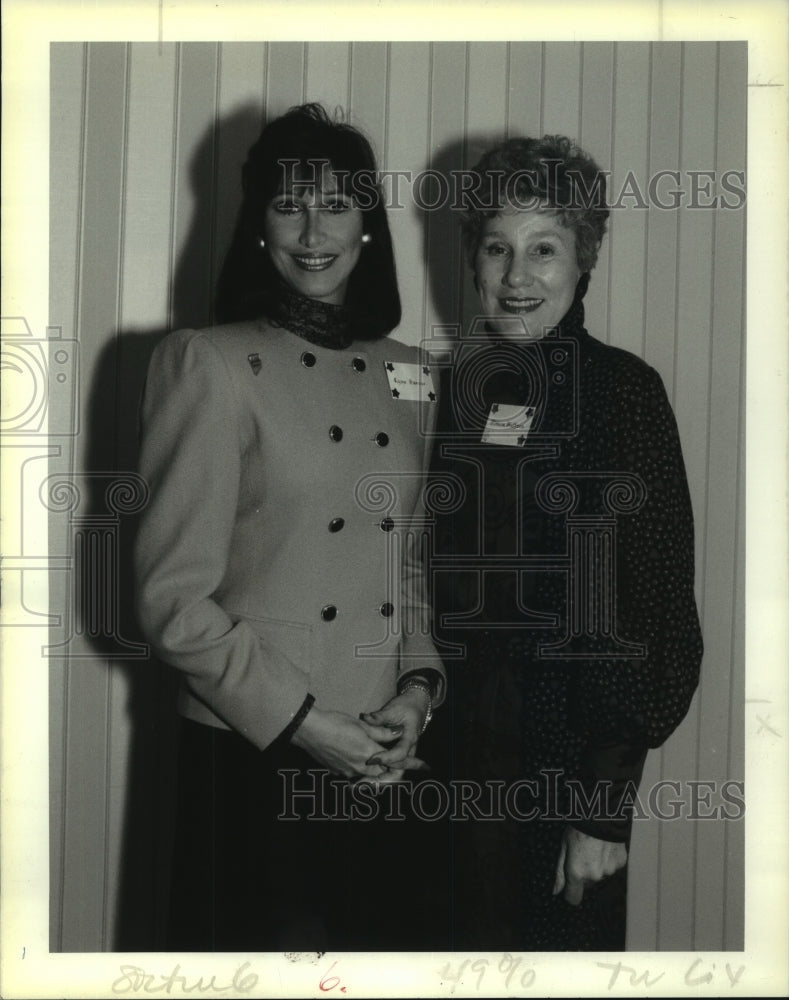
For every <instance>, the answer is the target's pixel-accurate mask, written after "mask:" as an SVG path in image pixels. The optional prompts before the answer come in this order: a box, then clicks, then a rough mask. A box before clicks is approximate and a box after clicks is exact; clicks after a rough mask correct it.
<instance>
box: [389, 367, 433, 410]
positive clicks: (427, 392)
mask: <svg viewBox="0 0 789 1000" xmlns="http://www.w3.org/2000/svg"><path fill="white" fill-rule="evenodd" d="M384 370H385V371H386V377H387V379H389V391H390V392H391V394H392V399H416V400H418V401H420V402H422V403H435V401H436V390H435V387H434V386H433V376H432V374H431V372H430V369H429V368H428V367H427V365H415V364H412V363H410V362H407V361H384Z"/></svg>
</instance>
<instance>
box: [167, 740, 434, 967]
mask: <svg viewBox="0 0 789 1000" xmlns="http://www.w3.org/2000/svg"><path fill="white" fill-rule="evenodd" d="M294 772H295V773H294ZM348 791H349V787H348V783H347V782H344V781H342V780H340V779H336V778H332V777H331V776H329V775H328V773H327V772H325V771H322V770H321V769H320V768H319V767H318V765H316V764H315V762H314V761H312V760H311V758H310V757H309V756H308V755H307V754H305V753H304V752H303V751H301V750H299V749H298V748H296V747H293V746H290V745H287V744H286V745H278V744H276V743H275V744H273V745H272V746H271V747H269V748H268V749H267V750H265V751H263V752H261V751H259V750H258V749H256V748H255V747H254V746H252V744H250V743H249V742H248V741H247V740H245V739H243V737H241V736H239V735H238V734H236V733H234V732H231V731H228V730H219V729H215V728H213V727H210V726H203V725H200V724H198V723H194V722H189V721H184V722H183V729H182V737H181V747H180V763H179V779H178V791H177V800H178V801H177V818H176V833H175V849H174V859H173V878H172V891H171V902H170V920H169V934H168V948H169V949H171V950H174V951H327V950H340V951H351V950H353V951H365V950H375V951H389V950H392V951H394V950H420V949H433V948H435V947H441V943H440V941H441V933H442V931H441V928H442V923H443V922H442V918H441V916H440V915H438V914H437V907H439V908H440V905H441V896H440V894H439V895H436V894H435V893H434V891H433V890H434V889H435V885H434V882H433V871H432V869H433V868H434V861H435V857H436V852H437V851H440V845H437V844H436V838H435V836H434V835H433V834H432V833H431V830H430V828H429V826H428V825H426V824H424V823H422V822H418V821H415V820H414V819H413V817H411V816H410V815H408V814H407V811H406V815H404V818H403V819H402V820H401V819H400V818H399V816H397V817H394V818H393V816H392V815H391V814H390V811H389V810H387V806H386V793H381V794H379V795H375V794H374V793H373V792H372V790H371V789H368V790H367V791H368V794H367V795H365V796H364V798H363V799H362V800H360V801H356V800H354V799H353V798H349V796H348V794H347V793H348ZM354 802H355V803H356V804H355V805H354ZM437 942H438V943H437Z"/></svg>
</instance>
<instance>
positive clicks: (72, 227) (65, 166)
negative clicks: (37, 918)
mask: <svg viewBox="0 0 789 1000" xmlns="http://www.w3.org/2000/svg"><path fill="white" fill-rule="evenodd" d="M86 71H87V48H86V46H82V45H52V47H51V65H50V94H51V96H50V144H51V155H50V180H49V183H50V199H49V224H50V275H49V317H50V319H49V321H50V324H51V325H53V326H58V327H60V328H61V330H62V331H63V333H62V336H63V337H64V338H66V339H73V338H74V337H75V336H76V332H77V310H78V308H79V296H78V274H79V262H80V250H81V244H80V238H79V237H80V231H81V225H80V219H81V215H82V177H83V146H84V140H85V135H84V118H85V115H84V112H85V73H86ZM71 444H72V442H70V441H68V442H67V441H66V440H63V441H62V446H63V447H64V449H66V448H67V450H68V454H66V455H64V456H63V458H64V461H63V465H62V466H59V468H62V469H64V470H65V471H68V470H69V469H70V468H71V461H72V456H71V454H70V452H71ZM56 465H57V463H55V462H53V463H52V466H53V467H51V468H50V472H53V471H55V468H54V466H56ZM49 550H50V552H53V553H67V552H68V550H69V532H68V525H67V523H66V519H65V518H64V517H63V516H53V517H51V518H50V519H49ZM69 585H70V579H69V575H68V574H67V573H52V574H50V584H49V586H50V605H51V607H52V608H53V609H63V608H65V607H66V606H67V595H68V588H69ZM68 678H69V668H68V665H67V664H65V663H64V662H63V661H62V660H60V659H55V660H54V661H53V662H52V664H51V668H50V672H49V711H50V720H51V726H52V737H51V739H50V746H49V787H50V830H51V836H50V883H49V886H50V903H49V912H50V947H51V949H52V950H60V949H62V947H63V940H62V928H63V919H62V911H63V901H64V856H65V831H66V814H65V809H66V806H67V803H68V788H69V781H68V773H67V772H66V770H65V768H66V763H67V759H68V754H67V746H68V744H67V736H68V733H67V730H66V727H65V725H64V719H65V715H66V711H67V708H68Z"/></svg>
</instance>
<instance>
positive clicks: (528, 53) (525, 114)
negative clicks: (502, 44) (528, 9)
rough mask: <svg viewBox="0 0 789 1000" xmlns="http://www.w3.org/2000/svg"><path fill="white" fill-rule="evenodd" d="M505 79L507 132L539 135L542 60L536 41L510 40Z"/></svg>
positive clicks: (540, 47)
mask: <svg viewBox="0 0 789 1000" xmlns="http://www.w3.org/2000/svg"><path fill="white" fill-rule="evenodd" d="M509 49H510V53H509V66H508V75H509V79H508V82H507V93H506V100H507V132H508V134H509V135H512V136H515V135H542V132H543V128H542V116H541V109H542V88H543V80H542V62H543V45H542V44H541V43H540V42H511V43H510V47H509Z"/></svg>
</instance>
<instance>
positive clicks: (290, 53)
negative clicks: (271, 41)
mask: <svg viewBox="0 0 789 1000" xmlns="http://www.w3.org/2000/svg"><path fill="white" fill-rule="evenodd" d="M305 60H306V46H305V45H304V44H303V43H302V42H283V43H281V44H279V45H270V46H269V61H268V65H267V67H266V118H267V119H271V118H276V117H277V115H281V114H282V113H283V112H284V111H287V110H288V108H289V107H291V106H292V105H294V104H301V103H302V102H303V101H305V100H306V95H305V83H306V80H305V77H306V66H305Z"/></svg>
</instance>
